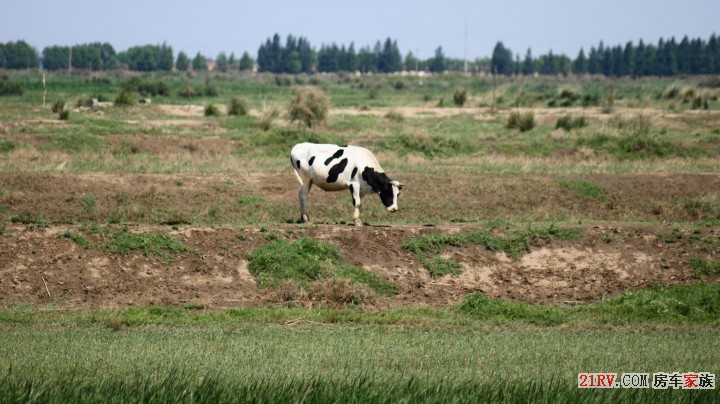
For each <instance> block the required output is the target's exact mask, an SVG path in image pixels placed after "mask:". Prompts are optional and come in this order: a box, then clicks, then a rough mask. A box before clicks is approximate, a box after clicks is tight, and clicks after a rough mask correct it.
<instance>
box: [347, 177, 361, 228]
mask: <svg viewBox="0 0 720 404" xmlns="http://www.w3.org/2000/svg"><path fill="white" fill-rule="evenodd" d="M350 195H352V202H353V208H354V209H355V210H354V211H353V222H355V226H358V227H360V226H362V225H363V224H362V222H361V221H360V207H361V206H362V197H361V196H360V184H355V185H352V184H351V185H350Z"/></svg>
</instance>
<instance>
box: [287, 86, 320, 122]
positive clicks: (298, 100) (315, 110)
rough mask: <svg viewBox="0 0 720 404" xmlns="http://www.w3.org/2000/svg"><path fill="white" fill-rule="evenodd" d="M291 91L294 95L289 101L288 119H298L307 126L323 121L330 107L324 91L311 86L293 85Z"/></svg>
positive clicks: (292, 120)
mask: <svg viewBox="0 0 720 404" xmlns="http://www.w3.org/2000/svg"><path fill="white" fill-rule="evenodd" d="M293 91H294V92H295V97H294V98H293V99H292V101H290V107H289V109H288V113H289V115H290V121H291V122H294V121H300V122H302V123H304V124H305V125H306V126H307V127H308V128H312V127H313V126H317V125H319V124H321V123H323V122H324V121H325V118H326V117H327V113H328V110H329V109H330V102H329V101H328V99H327V97H326V96H325V93H324V92H323V91H322V90H320V89H318V88H313V87H307V88H303V87H295V88H294V89H293Z"/></svg>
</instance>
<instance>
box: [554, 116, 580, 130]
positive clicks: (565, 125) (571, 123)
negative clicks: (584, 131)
mask: <svg viewBox="0 0 720 404" xmlns="http://www.w3.org/2000/svg"><path fill="white" fill-rule="evenodd" d="M585 126H587V120H586V119H585V117H584V116H581V117H578V118H573V117H572V116H571V115H569V114H568V115H565V116H562V117H560V118H558V120H557V122H556V123H555V129H564V130H566V131H568V132H569V131H571V130H573V129H577V128H584V127H585Z"/></svg>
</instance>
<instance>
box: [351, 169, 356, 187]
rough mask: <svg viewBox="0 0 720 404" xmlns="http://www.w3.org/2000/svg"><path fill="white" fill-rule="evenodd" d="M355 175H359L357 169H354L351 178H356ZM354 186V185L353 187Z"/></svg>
mask: <svg viewBox="0 0 720 404" xmlns="http://www.w3.org/2000/svg"><path fill="white" fill-rule="evenodd" d="M355 174H357V167H355V168H353V171H352V175H351V176H350V179H354V178H355ZM351 186H352V185H351Z"/></svg>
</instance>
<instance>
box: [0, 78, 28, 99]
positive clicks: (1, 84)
mask: <svg viewBox="0 0 720 404" xmlns="http://www.w3.org/2000/svg"><path fill="white" fill-rule="evenodd" d="M22 93H23V89H22V87H20V84H18V83H13V82H11V81H10V80H9V79H8V78H7V77H3V78H2V79H0V95H22Z"/></svg>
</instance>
